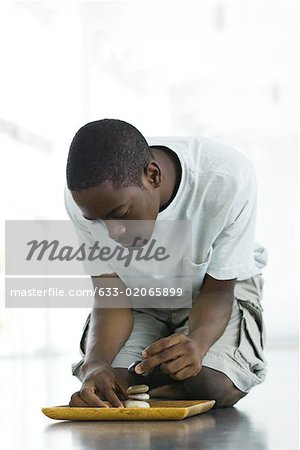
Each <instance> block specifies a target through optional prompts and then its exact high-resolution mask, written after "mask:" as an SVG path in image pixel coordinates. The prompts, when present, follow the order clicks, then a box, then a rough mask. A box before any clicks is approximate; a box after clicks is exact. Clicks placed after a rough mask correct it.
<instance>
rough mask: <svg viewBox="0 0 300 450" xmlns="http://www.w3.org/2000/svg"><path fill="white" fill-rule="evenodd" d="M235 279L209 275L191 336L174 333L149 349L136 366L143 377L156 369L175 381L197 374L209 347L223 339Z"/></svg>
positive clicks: (192, 313) (191, 325) (193, 312)
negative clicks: (145, 373) (220, 338)
mask: <svg viewBox="0 0 300 450" xmlns="http://www.w3.org/2000/svg"><path fill="white" fill-rule="evenodd" d="M234 285H235V279H234V280H215V279H214V278H212V277H211V276H209V275H208V274H206V276H205V279H204V282H203V285H202V288H201V291H200V293H199V296H198V298H197V299H196V301H195V302H194V304H193V306H192V308H191V310H190V313H189V321H188V325H189V334H188V336H185V335H184V334H182V333H174V334H172V335H171V336H168V337H165V338H162V339H159V340H158V341H156V342H154V343H153V344H151V345H150V346H149V347H148V348H146V349H145V350H144V351H143V353H142V355H143V356H144V358H145V359H144V361H143V362H142V363H140V364H138V365H137V366H136V367H135V372H136V373H138V374H141V373H143V372H145V371H151V370H152V369H154V368H155V367H156V366H160V368H161V370H162V371H163V372H164V373H166V374H167V375H169V376H170V377H172V378H174V379H175V380H178V381H179V380H184V379H186V378H189V377H191V376H194V375H196V374H197V373H198V372H199V371H200V370H201V367H202V359H203V358H204V356H205V355H206V353H207V351H208V350H209V348H210V347H211V346H212V345H213V344H214V343H215V342H216V341H217V340H218V339H219V337H221V336H222V334H223V332H224V331H225V328H226V325H227V323H228V322H229V319H230V315H231V310H232V303H233V299H234Z"/></svg>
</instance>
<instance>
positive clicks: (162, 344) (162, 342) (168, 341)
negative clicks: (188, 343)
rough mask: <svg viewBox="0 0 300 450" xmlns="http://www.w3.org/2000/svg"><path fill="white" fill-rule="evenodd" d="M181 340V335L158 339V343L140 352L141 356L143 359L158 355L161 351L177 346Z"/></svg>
mask: <svg viewBox="0 0 300 450" xmlns="http://www.w3.org/2000/svg"><path fill="white" fill-rule="evenodd" d="M181 340H182V335H181V334H179V333H174V334H171V336H168V337H165V338H162V339H159V340H158V341H156V342H154V343H153V344H151V345H149V346H148V347H146V348H145V350H143V351H142V355H143V357H144V358H147V357H149V356H153V355H156V354H157V353H160V352H161V351H162V350H165V349H166V348H169V347H172V346H173V345H176V344H178V343H179V342H181Z"/></svg>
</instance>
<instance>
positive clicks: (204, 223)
mask: <svg viewBox="0 0 300 450" xmlns="http://www.w3.org/2000/svg"><path fill="white" fill-rule="evenodd" d="M147 142H148V144H149V145H150V146H151V145H162V146H166V147H168V148H170V149H171V150H173V151H174V152H175V153H176V154H177V156H178V157H179V160H180V163H181V167H182V177H181V181H180V185H179V188H178V191H177V193H176V196H175V197H174V199H173V201H172V202H171V203H170V205H169V206H168V207H167V208H166V209H165V210H163V211H162V212H160V213H159V214H158V217H157V220H162V221H165V220H170V221H174V220H177V221H178V220H188V221H191V226H192V254H191V258H190V260H189V259H188V264H190V266H191V270H192V276H193V290H194V289H195V290H198V289H199V288H200V287H201V285H202V282H203V279H204V276H205V274H206V273H208V274H209V275H211V276H212V277H213V278H216V279H218V280H228V279H233V278H237V280H244V279H248V278H251V277H253V276H254V275H257V274H260V273H261V269H262V268H263V267H264V266H265V265H266V263H267V251H266V249H265V248H264V247H262V246H261V245H259V244H257V243H256V242H255V222H256V177H255V171H254V167H253V164H252V163H251V162H250V161H249V160H248V159H247V158H246V157H245V156H244V155H243V154H242V153H240V152H238V151H237V150H234V149H232V148H230V147H227V146H225V145H222V144H219V143H217V142H214V141H212V140H209V139H206V138H202V137H156V138H148V139H147ZM65 206H66V210H67V213H68V215H69V217H70V218H71V220H72V221H73V224H74V226H75V229H76V231H77V233H78V235H79V237H80V239H81V240H82V241H84V242H87V243H89V244H90V245H91V246H92V245H93V243H94V242H95V240H99V239H101V233H103V231H104V227H103V225H101V223H99V222H98V223H97V222H96V223H95V222H92V221H89V220H86V219H84V218H83V216H82V213H81V211H80V209H79V208H78V206H77V205H76V203H75V202H74V200H73V197H72V195H71V193H70V192H69V190H68V189H67V187H66V188H65ZM113 242H114V241H113ZM135 264H136V265H135ZM135 264H134V262H132V264H131V270H132V271H133V272H134V273H135V274H138V272H139V263H138V262H136V263H135ZM126 270H127V273H128V268H127V269H126V268H124V266H122V265H118V264H114V263H113V262H104V261H93V262H87V263H86V271H87V272H88V273H89V274H92V275H101V274H104V273H112V272H116V273H117V274H118V275H119V277H120V278H121V279H123V280H125V281H126V273H125V272H126Z"/></svg>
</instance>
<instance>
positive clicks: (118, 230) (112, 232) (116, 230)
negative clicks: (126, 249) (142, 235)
mask: <svg viewBox="0 0 300 450" xmlns="http://www.w3.org/2000/svg"><path fill="white" fill-rule="evenodd" d="M106 226H107V230H108V234H109V237H110V238H111V239H113V240H118V239H120V237H121V236H122V235H123V234H125V233H126V227H125V226H124V225H123V224H121V223H119V222H118V221H117V220H107V221H106Z"/></svg>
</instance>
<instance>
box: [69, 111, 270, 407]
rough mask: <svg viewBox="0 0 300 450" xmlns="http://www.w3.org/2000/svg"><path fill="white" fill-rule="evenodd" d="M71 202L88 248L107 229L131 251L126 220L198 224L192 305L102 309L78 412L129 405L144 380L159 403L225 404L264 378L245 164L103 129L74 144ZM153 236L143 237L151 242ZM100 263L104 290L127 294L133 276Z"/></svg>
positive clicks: (81, 367)
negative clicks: (132, 390) (129, 391)
mask: <svg viewBox="0 0 300 450" xmlns="http://www.w3.org/2000/svg"><path fill="white" fill-rule="evenodd" d="M65 205H66V209H67V212H68V214H69V217H70V218H71V220H72V221H73V223H74V225H75V228H76V231H77V232H78V234H79V236H81V237H82V239H83V240H85V241H86V242H89V243H90V244H91V245H93V243H94V242H95V240H96V239H97V238H96V236H97V230H99V229H100V228H101V227H103V226H104V228H105V229H106V231H107V233H108V235H109V238H110V239H112V240H113V241H116V242H117V243H119V244H121V245H122V246H123V247H125V248H130V247H132V246H134V245H135V244H134V242H133V239H132V235H130V233H129V231H128V229H127V223H129V222H127V221H136V222H135V223H139V222H138V221H140V220H142V221H149V223H151V222H153V223H154V224H155V222H156V221H159V220H171V221H178V220H189V221H191V223H192V236H193V237H192V261H190V266H191V268H192V277H193V280H192V283H193V302H192V307H190V308H172V309H164V308H157V309H155V308H148V309H147V308H146V309H143V308H135V307H132V306H131V304H130V301H129V298H128V297H126V296H125V295H124V294H119V295H118V301H119V302H120V303H118V304H120V307H114V308H104V307H103V308H101V306H100V307H96V306H95V307H94V308H93V309H92V312H91V314H90V316H89V317H88V319H87V322H86V325H85V328H84V333H83V336H82V339H81V345H80V347H81V351H82V353H83V356H84V358H83V359H82V360H81V361H80V362H79V363H78V364H76V365H73V374H74V375H76V376H77V377H78V378H79V379H80V380H81V381H82V387H81V390H80V391H79V392H75V393H74V394H73V395H72V397H71V401H70V406H99V407H104V406H105V405H106V404H105V403H104V402H103V400H107V401H108V402H109V403H110V404H111V406H113V407H114V406H115V407H120V406H122V403H121V400H122V399H124V398H126V388H127V386H128V384H137V383H146V384H148V385H149V386H150V394H151V395H152V396H154V395H155V396H160V397H164V398H176V399H183V398H186V399H214V400H216V404H215V407H226V406H232V405H234V404H235V403H236V402H238V401H239V400H240V399H241V398H242V397H244V396H245V395H246V394H247V393H248V392H249V391H250V389H251V388H252V387H253V386H255V385H257V384H259V383H261V382H263V381H264V379H265V375H266V361H265V358H264V353H263V350H264V345H265V325H264V321H263V317H262V307H261V298H262V288H263V279H262V276H261V269H262V268H263V267H264V266H265V265H266V261H267V255H266V250H265V249H264V248H263V247H262V246H260V245H258V244H256V243H255V241H254V234H255V214H256V181H255V174H254V169H253V166H252V164H251V163H250V162H249V161H248V159H247V158H246V157H245V156H243V155H242V154H241V153H239V152H238V151H236V150H233V149H231V148H228V147H226V146H224V145H220V144H218V143H215V142H213V141H210V140H208V139H203V138H173V137H172V138H157V139H148V141H146V139H145V138H144V137H143V136H142V135H141V133H140V132H139V131H138V130H137V129H136V128H135V127H133V126H132V125H130V124H128V123H126V122H123V121H120V120H115V119H104V120H98V121H95V122H91V123H88V124H86V125H85V126H83V127H82V128H81V129H80V130H79V131H78V132H77V133H76V135H75V137H74V139H73V141H72V143H71V147H70V151H69V155H68V162H67V188H66V190H65ZM141 223H142V222H141ZM174 223H175V222H174ZM152 232H153V227H152V229H151V227H150V229H146V230H145V231H143V232H142V233H140V234H142V237H143V238H145V240H144V241H143V242H148V240H149V239H150V237H151V234H152ZM143 233H144V234H143ZM131 234H132V233H131ZM91 264H92V263H91ZM92 265H93V267H92V271H93V272H92V273H93V276H92V282H93V285H94V286H95V287H99V286H104V287H105V288H108V287H110V288H117V289H118V292H124V289H125V288H126V286H124V282H123V280H124V279H125V278H124V277H125V275H126V273H125V272H126V268H124V267H123V268H122V269H121V268H120V267H121V266H117V265H115V266H114V265H113V264H112V263H111V264H109V263H106V264H105V263H104V262H103V261H101V264H100V263H99V261H98V262H97V263H96V262H94V263H93V264H92ZM134 270H136V271H137V272H138V270H139V266H138V265H136V267H134ZM89 273H91V272H89ZM149 276H150V277H151V274H149ZM135 361H140V363H139V364H138V365H137V366H136V368H135V373H134V374H130V373H128V371H127V368H128V367H129V366H130V365H131V364H132V363H133V362H135Z"/></svg>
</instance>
